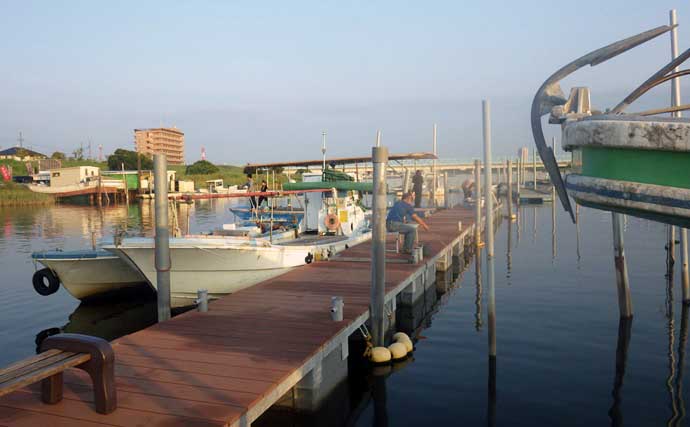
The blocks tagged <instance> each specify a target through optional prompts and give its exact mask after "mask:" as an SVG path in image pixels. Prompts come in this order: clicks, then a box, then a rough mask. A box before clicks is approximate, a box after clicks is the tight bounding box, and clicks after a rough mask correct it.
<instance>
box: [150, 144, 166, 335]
mask: <svg viewBox="0 0 690 427" xmlns="http://www.w3.org/2000/svg"><path fill="white" fill-rule="evenodd" d="M167 169H168V162H167V159H166V158H165V154H154V155H153V174H154V180H155V181H154V182H155V185H156V196H155V215H156V237H155V241H154V242H155V245H156V248H155V249H156V260H155V261H156V291H157V298H158V321H159V322H164V321H166V320H168V319H170V230H169V225H168V186H167V182H168V179H167V174H168V173H167Z"/></svg>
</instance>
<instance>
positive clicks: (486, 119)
mask: <svg viewBox="0 0 690 427" xmlns="http://www.w3.org/2000/svg"><path fill="white" fill-rule="evenodd" d="M482 125H483V134H484V164H485V165H488V167H487V168H485V169H484V199H485V200H484V206H486V261H487V270H488V280H489V301H488V306H489V357H490V358H495V357H496V290H495V286H494V285H495V284H494V221H493V218H494V211H493V209H494V202H493V194H492V191H493V189H492V188H491V105H490V104H489V101H488V100H484V101H482Z"/></svg>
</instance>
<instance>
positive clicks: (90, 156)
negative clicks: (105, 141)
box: [89, 138, 93, 160]
mask: <svg viewBox="0 0 690 427" xmlns="http://www.w3.org/2000/svg"><path fill="white" fill-rule="evenodd" d="M89 160H93V156H92V155H91V138H89Z"/></svg>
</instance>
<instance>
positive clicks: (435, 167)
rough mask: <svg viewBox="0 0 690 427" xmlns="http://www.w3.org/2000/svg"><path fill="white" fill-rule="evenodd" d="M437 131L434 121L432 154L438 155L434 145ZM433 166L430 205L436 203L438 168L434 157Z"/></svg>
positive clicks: (435, 204)
mask: <svg viewBox="0 0 690 427" xmlns="http://www.w3.org/2000/svg"><path fill="white" fill-rule="evenodd" d="M437 133H438V127H437V126H436V123H434V156H438V149H437V148H438V147H437V145H436V136H437ZM433 166H434V173H433V176H434V183H433V185H432V186H431V187H432V191H433V192H434V197H433V199H434V200H433V202H432V205H431V206H434V207H436V206H437V203H436V190H437V189H438V170H437V164H436V158H434V164H433Z"/></svg>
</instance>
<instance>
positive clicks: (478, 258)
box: [474, 251, 482, 332]
mask: <svg viewBox="0 0 690 427" xmlns="http://www.w3.org/2000/svg"><path fill="white" fill-rule="evenodd" d="M474 280H475V286H476V291H475V294H474V329H476V330H477V332H479V331H481V330H482V253H481V251H476V253H475V256H474Z"/></svg>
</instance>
